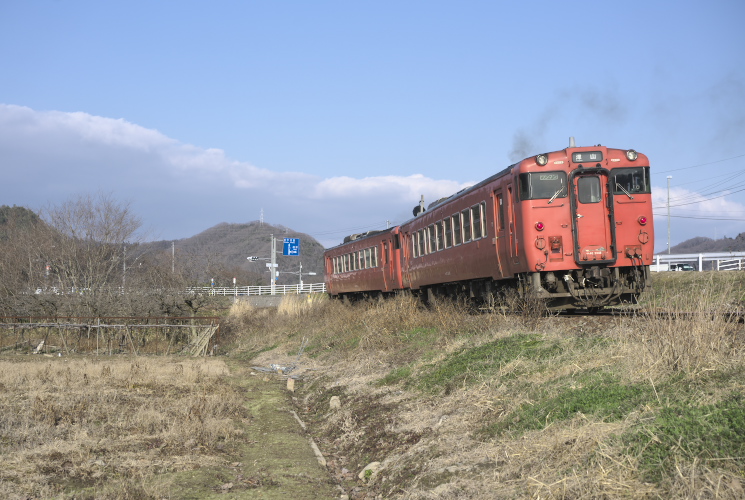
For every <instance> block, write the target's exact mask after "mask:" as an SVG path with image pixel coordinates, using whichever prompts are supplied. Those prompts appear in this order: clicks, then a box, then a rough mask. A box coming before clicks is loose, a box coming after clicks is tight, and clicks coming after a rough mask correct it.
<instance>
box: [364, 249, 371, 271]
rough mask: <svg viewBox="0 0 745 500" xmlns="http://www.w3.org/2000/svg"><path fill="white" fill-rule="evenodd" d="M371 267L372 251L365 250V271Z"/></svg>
mask: <svg viewBox="0 0 745 500" xmlns="http://www.w3.org/2000/svg"><path fill="white" fill-rule="evenodd" d="M371 267H372V249H371V248H365V269H370V268H371Z"/></svg>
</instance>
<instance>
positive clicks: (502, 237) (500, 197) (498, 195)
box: [494, 190, 510, 278]
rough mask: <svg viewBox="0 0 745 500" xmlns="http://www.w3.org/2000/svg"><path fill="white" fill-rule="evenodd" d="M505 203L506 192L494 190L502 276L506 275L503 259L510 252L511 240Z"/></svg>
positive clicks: (497, 243) (498, 256)
mask: <svg viewBox="0 0 745 500" xmlns="http://www.w3.org/2000/svg"><path fill="white" fill-rule="evenodd" d="M505 210H506V208H505V203H504V194H503V193H502V191H501V190H499V191H494V212H495V213H494V221H496V222H495V224H494V236H495V237H494V242H495V245H496V249H495V250H496V253H497V268H498V269H497V271H498V272H499V276H500V277H502V278H503V277H504V276H505V270H504V269H503V267H502V259H504V258H506V257H507V256H508V255H509V252H510V242H509V240H508V238H507V228H506V225H505V222H506V219H505V214H504V213H505Z"/></svg>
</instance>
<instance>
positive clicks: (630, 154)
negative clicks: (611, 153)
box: [626, 149, 639, 161]
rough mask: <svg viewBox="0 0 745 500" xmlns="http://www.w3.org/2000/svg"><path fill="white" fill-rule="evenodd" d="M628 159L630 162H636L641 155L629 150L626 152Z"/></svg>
mask: <svg viewBox="0 0 745 500" xmlns="http://www.w3.org/2000/svg"><path fill="white" fill-rule="evenodd" d="M626 158H628V159H629V161H634V160H636V159H637V158H639V153H637V152H636V151H634V150H633V149H629V150H628V151H626Z"/></svg>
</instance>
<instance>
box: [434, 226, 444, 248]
mask: <svg viewBox="0 0 745 500" xmlns="http://www.w3.org/2000/svg"><path fill="white" fill-rule="evenodd" d="M435 232H436V233H437V251H438V252H439V251H440V250H442V248H443V244H444V243H445V241H444V238H443V237H442V221H437V222H435Z"/></svg>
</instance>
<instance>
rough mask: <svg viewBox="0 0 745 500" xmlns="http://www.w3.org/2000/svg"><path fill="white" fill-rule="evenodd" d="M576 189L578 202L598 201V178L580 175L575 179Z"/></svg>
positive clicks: (599, 196)
mask: <svg viewBox="0 0 745 500" xmlns="http://www.w3.org/2000/svg"><path fill="white" fill-rule="evenodd" d="M577 191H578V195H579V202H580V203H597V202H599V201H600V198H601V195H600V178H599V177H595V176H592V177H580V178H579V179H577Z"/></svg>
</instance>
